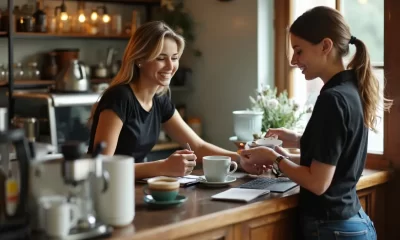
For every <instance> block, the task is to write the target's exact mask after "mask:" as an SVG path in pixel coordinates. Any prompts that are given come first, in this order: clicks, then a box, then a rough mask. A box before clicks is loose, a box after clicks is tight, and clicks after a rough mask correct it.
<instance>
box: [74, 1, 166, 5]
mask: <svg viewBox="0 0 400 240" xmlns="http://www.w3.org/2000/svg"><path fill="white" fill-rule="evenodd" d="M70 1H80V0H70ZM85 2H102V3H123V4H131V5H134V4H140V5H146V4H151V5H155V4H160V3H161V0H85Z"/></svg>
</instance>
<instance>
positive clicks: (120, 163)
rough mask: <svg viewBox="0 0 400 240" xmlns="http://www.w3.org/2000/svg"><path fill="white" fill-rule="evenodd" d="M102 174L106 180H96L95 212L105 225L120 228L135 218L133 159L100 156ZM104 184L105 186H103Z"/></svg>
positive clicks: (122, 156) (118, 156) (120, 156)
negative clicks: (106, 176) (101, 159)
mask: <svg viewBox="0 0 400 240" xmlns="http://www.w3.org/2000/svg"><path fill="white" fill-rule="evenodd" d="M102 158H103V172H104V174H105V175H108V180H107V181H104V182H105V183H103V181H101V180H97V184H96V185H97V186H96V196H95V198H96V199H95V203H96V212H97V216H98V217H99V218H100V220H101V221H102V222H104V223H105V224H108V225H111V226H115V227H122V226H126V225H128V224H131V223H132V221H133V218H134V216H135V176H134V173H135V172H134V167H135V164H134V159H133V157H130V156H124V155H114V156H102ZM104 184H106V186H105V185H104Z"/></svg>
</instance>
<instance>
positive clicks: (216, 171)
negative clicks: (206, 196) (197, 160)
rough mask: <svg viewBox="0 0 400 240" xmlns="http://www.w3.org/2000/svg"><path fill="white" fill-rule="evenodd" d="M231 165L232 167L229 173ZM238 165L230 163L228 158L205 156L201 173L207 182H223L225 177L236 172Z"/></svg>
mask: <svg viewBox="0 0 400 240" xmlns="http://www.w3.org/2000/svg"><path fill="white" fill-rule="evenodd" d="M231 165H233V166H234V168H233V170H232V171H229V169H230V167H231ZM237 168H238V165H237V163H236V162H234V161H231V158H230V157H228V156H205V157H203V171H204V177H205V178H206V180H207V182H225V181H226V177H227V176H229V175H231V174H233V173H234V172H236V170H237Z"/></svg>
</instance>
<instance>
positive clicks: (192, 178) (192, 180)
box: [137, 175, 201, 187]
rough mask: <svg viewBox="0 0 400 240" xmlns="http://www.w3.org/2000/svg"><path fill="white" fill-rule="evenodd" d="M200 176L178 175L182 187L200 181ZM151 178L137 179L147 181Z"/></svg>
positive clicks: (142, 181)
mask: <svg viewBox="0 0 400 240" xmlns="http://www.w3.org/2000/svg"><path fill="white" fill-rule="evenodd" d="M200 177H201V176H196V175H186V176H184V177H178V180H179V183H180V185H181V187H189V186H192V185H195V184H197V183H199V180H200ZM149 179H150V178H143V179H140V180H137V182H141V183H147V180H149Z"/></svg>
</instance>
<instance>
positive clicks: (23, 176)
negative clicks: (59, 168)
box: [0, 129, 31, 239]
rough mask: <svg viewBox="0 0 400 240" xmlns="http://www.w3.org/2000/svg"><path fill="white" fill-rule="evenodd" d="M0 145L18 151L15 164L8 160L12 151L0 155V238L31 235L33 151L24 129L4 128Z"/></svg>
mask: <svg viewBox="0 0 400 240" xmlns="http://www.w3.org/2000/svg"><path fill="white" fill-rule="evenodd" d="M0 145H1V146H2V147H4V146H5V147H7V148H8V146H10V145H13V146H14V147H15V153H16V161H15V162H16V164H14V165H13V164H12V162H8V156H6V155H5V154H7V155H8V154H9V152H8V151H5V152H2V155H1V161H2V164H1V167H0V239H14V238H15V239H25V237H23V236H26V235H29V214H28V210H29V208H28V207H29V206H28V194H29V189H28V183H29V182H28V181H29V164H30V160H31V152H30V148H29V145H28V141H27V139H26V138H25V132H24V130H23V129H10V130H5V131H1V132H0ZM13 162H14V161H13ZM5 163H6V164H5ZM13 166H15V169H14V167H13ZM16 234H17V235H18V236H16ZM12 235H14V236H12Z"/></svg>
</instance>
